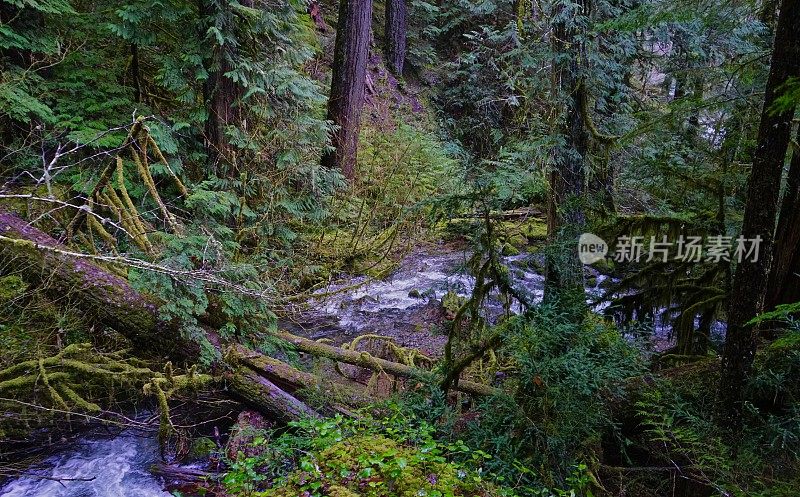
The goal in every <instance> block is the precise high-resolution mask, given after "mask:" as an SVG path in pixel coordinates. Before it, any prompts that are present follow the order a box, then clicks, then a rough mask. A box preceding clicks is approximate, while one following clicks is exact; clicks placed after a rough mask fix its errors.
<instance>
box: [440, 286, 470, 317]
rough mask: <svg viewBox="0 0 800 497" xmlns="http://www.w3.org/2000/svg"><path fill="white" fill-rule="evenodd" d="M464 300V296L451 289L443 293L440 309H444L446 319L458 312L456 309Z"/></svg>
mask: <svg viewBox="0 0 800 497" xmlns="http://www.w3.org/2000/svg"><path fill="white" fill-rule="evenodd" d="M466 301H467V299H466V297H462V296H460V295H458V294H457V293H456V292H454V291H452V290H450V291H448V292H447V293H445V294H444V296H443V297H442V300H441V303H442V309H444V310H445V312H446V313H447V315H448V319H453V317H455V314H456V312H458V310H459V309H460V308H461V306H462V305H464V302H466Z"/></svg>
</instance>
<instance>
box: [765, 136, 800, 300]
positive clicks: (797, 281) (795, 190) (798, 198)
mask: <svg viewBox="0 0 800 497" xmlns="http://www.w3.org/2000/svg"><path fill="white" fill-rule="evenodd" d="M797 141H798V143H800V128H798V130H797ZM798 247H800V149H797V148H795V149H794V150H793V152H792V161H791V163H790V164H789V175H788V177H787V178H786V192H785V193H784V195H783V201H782V203H781V214H780V217H778V229H777V230H776V231H775V250H774V251H773V254H774V255H773V261H772V267H771V268H770V274H769V284H768V285H767V298H766V301H765V303H764V310H767V311H769V310H772V309H774V308H775V306H778V305H780V304H791V303H793V302H798V301H800V250H798Z"/></svg>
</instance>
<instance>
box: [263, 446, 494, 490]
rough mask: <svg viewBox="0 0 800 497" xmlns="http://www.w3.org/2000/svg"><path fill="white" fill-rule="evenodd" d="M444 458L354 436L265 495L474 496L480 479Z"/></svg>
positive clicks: (330, 448)
mask: <svg viewBox="0 0 800 497" xmlns="http://www.w3.org/2000/svg"><path fill="white" fill-rule="evenodd" d="M464 476H466V472H465V471H464V470H460V469H458V468H457V467H456V466H455V465H453V464H451V463H448V462H447V461H446V460H445V459H444V458H443V457H441V456H438V455H435V454H428V453H426V452H424V451H420V450H419V449H417V448H414V447H411V446H405V445H402V444H400V443H399V442H397V441H395V440H391V439H388V438H385V437H383V436H379V435H378V436H371V435H365V436H356V437H353V438H349V439H345V440H343V441H341V442H338V443H336V444H333V445H331V446H330V447H328V448H326V449H324V450H322V451H321V452H320V453H319V454H318V455H317V457H316V458H315V464H307V465H305V467H304V468H303V469H301V470H299V471H296V472H294V473H293V474H292V475H290V476H289V478H288V479H287V480H286V482H285V483H284V484H282V485H280V486H279V487H278V488H274V489H270V490H267V491H266V492H264V493H262V494H261V495H262V496H264V497H296V496H297V495H303V492H304V491H308V490H314V489H315V488H326V487H327V488H328V489H329V490H328V492H327V493H326V494H325V495H330V496H340V497H418V496H420V495H448V494H449V495H471V494H470V492H474V491H476V490H478V485H479V484H480V483H479V482H480V480H477V481H476V480H475V479H467V478H464Z"/></svg>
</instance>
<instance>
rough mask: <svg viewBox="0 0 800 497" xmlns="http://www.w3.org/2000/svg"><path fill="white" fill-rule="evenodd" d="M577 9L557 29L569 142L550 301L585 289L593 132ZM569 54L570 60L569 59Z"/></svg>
mask: <svg viewBox="0 0 800 497" xmlns="http://www.w3.org/2000/svg"><path fill="white" fill-rule="evenodd" d="M563 8H564V7H563V6H562V9H563ZM574 8H576V9H579V12H577V13H576V15H575V16H573V18H572V19H569V20H566V21H559V22H557V23H556V24H555V26H554V30H553V40H554V41H553V44H554V51H555V52H556V53H557V54H559V55H560V56H559V57H557V59H556V60H555V61H554V62H553V71H554V78H555V80H556V81H557V82H558V93H560V94H561V95H566V102H565V103H566V110H565V119H564V121H563V124H562V129H561V135H562V136H563V138H564V143H563V144H561V145H559V146H558V147H557V148H556V151H555V164H554V166H553V171H552V172H551V174H550V205H549V210H548V223H547V224H548V233H549V237H550V241H551V243H552V244H553V245H554V247H552V249H554V250H551V252H552V253H551V254H550V255H549V257H548V259H547V269H546V284H545V293H546V298H548V299H549V298H551V297H552V296H554V295H555V294H557V293H561V292H564V291H566V292H570V293H572V292H575V293H577V292H582V291H583V266H582V264H581V262H580V260H579V259H578V237H579V236H580V234H581V233H582V231H583V227H584V225H585V215H584V211H583V205H582V203H583V193H584V183H585V175H586V173H585V162H586V157H587V154H588V150H589V132H588V130H587V129H586V123H585V122H584V117H583V113H582V111H581V109H582V105H583V104H584V103H585V102H584V101H583V99H586V98H587V97H586V91H585V88H584V87H583V83H582V81H581V75H580V61H581V60H583V59H584V57H583V47H582V45H581V43H579V42H578V40H577V39H576V37H577V34H578V33H577V30H578V28H577V27H576V23H577V22H578V17H579V16H581V15H584V12H583V9H584V8H585V7H584V3H583V0H581V1H579V2H577V3H576V4H575V6H574ZM562 14H563V13H562ZM564 54H567V55H568V56H567V57H564Z"/></svg>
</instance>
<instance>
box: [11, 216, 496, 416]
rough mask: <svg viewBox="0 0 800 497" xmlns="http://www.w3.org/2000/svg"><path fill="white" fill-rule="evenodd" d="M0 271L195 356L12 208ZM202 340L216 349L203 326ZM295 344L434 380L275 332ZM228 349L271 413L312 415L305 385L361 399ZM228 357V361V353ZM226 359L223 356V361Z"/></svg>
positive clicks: (116, 280)
mask: <svg viewBox="0 0 800 497" xmlns="http://www.w3.org/2000/svg"><path fill="white" fill-rule="evenodd" d="M0 271H2V274H12V273H13V274H18V275H20V276H22V277H23V278H24V279H26V280H27V281H28V282H30V283H32V284H34V285H38V286H39V287H40V288H42V289H43V291H45V292H47V293H48V294H50V295H51V296H52V297H53V298H54V299H56V300H57V299H58V298H63V297H65V296H69V299H70V302H71V305H74V306H77V307H78V308H80V309H81V310H82V311H84V312H85V313H86V318H87V321H89V322H90V323H93V324H96V325H97V327H98V328H103V327H110V328H113V329H114V330H115V331H117V332H119V333H120V334H122V335H123V336H125V337H126V338H127V339H129V340H130V341H131V343H132V344H133V346H134V347H133V350H134V351H135V353H137V354H141V355H144V356H147V357H148V358H150V359H153V358H159V357H161V358H169V359H172V360H180V361H182V362H184V363H193V362H196V361H197V359H198V357H199V347H198V346H197V344H195V343H194V342H192V341H190V340H188V339H186V338H185V337H184V336H183V335H182V334H181V332H180V329H179V327H178V325H177V324H175V323H171V322H164V321H161V320H160V319H159V318H158V304H157V303H156V302H154V301H152V300H150V299H149V298H148V297H146V296H143V295H141V294H140V293H138V292H137V291H136V290H135V289H133V288H132V287H131V286H130V285H129V283H128V282H127V280H125V279H124V278H121V277H119V276H117V275H114V274H112V273H111V272H110V271H108V270H106V269H103V268H102V267H100V266H99V265H97V264H95V263H93V262H92V261H90V260H87V259H86V258H83V257H82V254H78V253H75V252H72V251H70V250H69V249H68V248H67V247H65V246H64V245H63V244H61V243H59V242H58V241H57V240H55V239H54V238H52V237H51V236H49V235H47V234H46V233H44V232H42V231H40V230H38V229H36V228H34V227H32V226H30V225H29V224H28V223H26V222H25V221H23V220H22V219H20V218H19V217H17V216H15V215H14V214H11V213H8V212H4V211H2V210H0ZM207 334H208V338H209V342H211V343H212V344H213V345H215V346H216V347H218V348H220V349H222V347H223V346H224V344H221V343H220V341H219V339H218V337H217V335H216V334H215V333H214V332H213V331H212V330H211V329H210V328H209V329H208V331H207ZM279 337H280V338H283V339H284V340H286V341H287V342H289V344H291V345H292V346H293V347H295V348H296V349H297V350H299V351H301V352H304V353H307V354H311V355H314V356H317V357H323V358H327V359H331V360H333V361H336V362H342V363H347V364H352V365H355V366H360V367H363V368H367V369H370V370H372V371H376V372H384V373H387V374H390V375H393V376H397V377H403V378H411V379H419V380H420V381H425V382H435V381H436V378H435V375H434V373H432V372H430V371H425V370H422V369H419V368H416V367H412V366H409V365H406V364H402V363H398V362H392V361H388V360H385V359H381V358H379V357H375V356H372V355H370V354H368V353H366V352H358V351H355V350H346V349H342V348H339V347H334V346H332V345H328V344H323V343H319V342H315V341H313V340H308V339H306V338H303V337H299V336H296V335H291V334H288V333H279ZM233 350H235V354H234V355H233V356H230V357H227V358H226V359H223V364H220V365H218V366H219V367H218V370H219V371H224V375H225V379H226V381H227V383H228V386H229V390H230V392H231V393H232V394H233V395H234V396H235V397H237V398H239V399H241V400H243V401H244V402H245V403H247V404H249V405H251V406H253V407H254V408H257V409H259V410H262V411H263V412H264V413H265V414H268V415H270V416H273V417H275V418H277V419H283V420H289V419H296V418H297V417H299V416H304V415H311V416H313V415H316V413H315V412H314V410H313V409H311V408H310V407H308V406H307V405H305V404H304V403H303V402H302V401H300V400H299V399H298V398H297V397H296V396H295V393H296V392H298V391H300V390H313V391H315V392H322V393H323V394H325V395H327V394H330V395H331V397H332V399H331V400H332V401H333V403H344V404H348V405H363V404H365V403H367V402H368V400H369V395H368V394H367V393H366V392H361V391H359V390H358V389H357V388H356V387H351V386H348V385H343V384H337V383H333V382H330V381H324V380H322V379H321V378H319V377H316V376H315V375H312V374H310V373H305V372H302V371H299V370H297V369H295V368H293V367H291V366H290V365H288V364H285V363H283V362H281V361H278V360H276V359H273V358H270V357H267V356H264V355H263V354H259V353H257V352H254V351H251V350H248V349H245V348H243V347H241V346H239V345H235V346H234V349H233ZM231 358H234V359H235V360H230V359H231ZM228 361H229V362H228ZM458 389H459V390H461V391H462V392H466V393H470V394H474V395H492V394H494V393H497V392H498V390H497V389H495V388H492V387H490V386H487V385H482V384H478V383H474V382H470V381H461V382H459V384H458Z"/></svg>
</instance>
